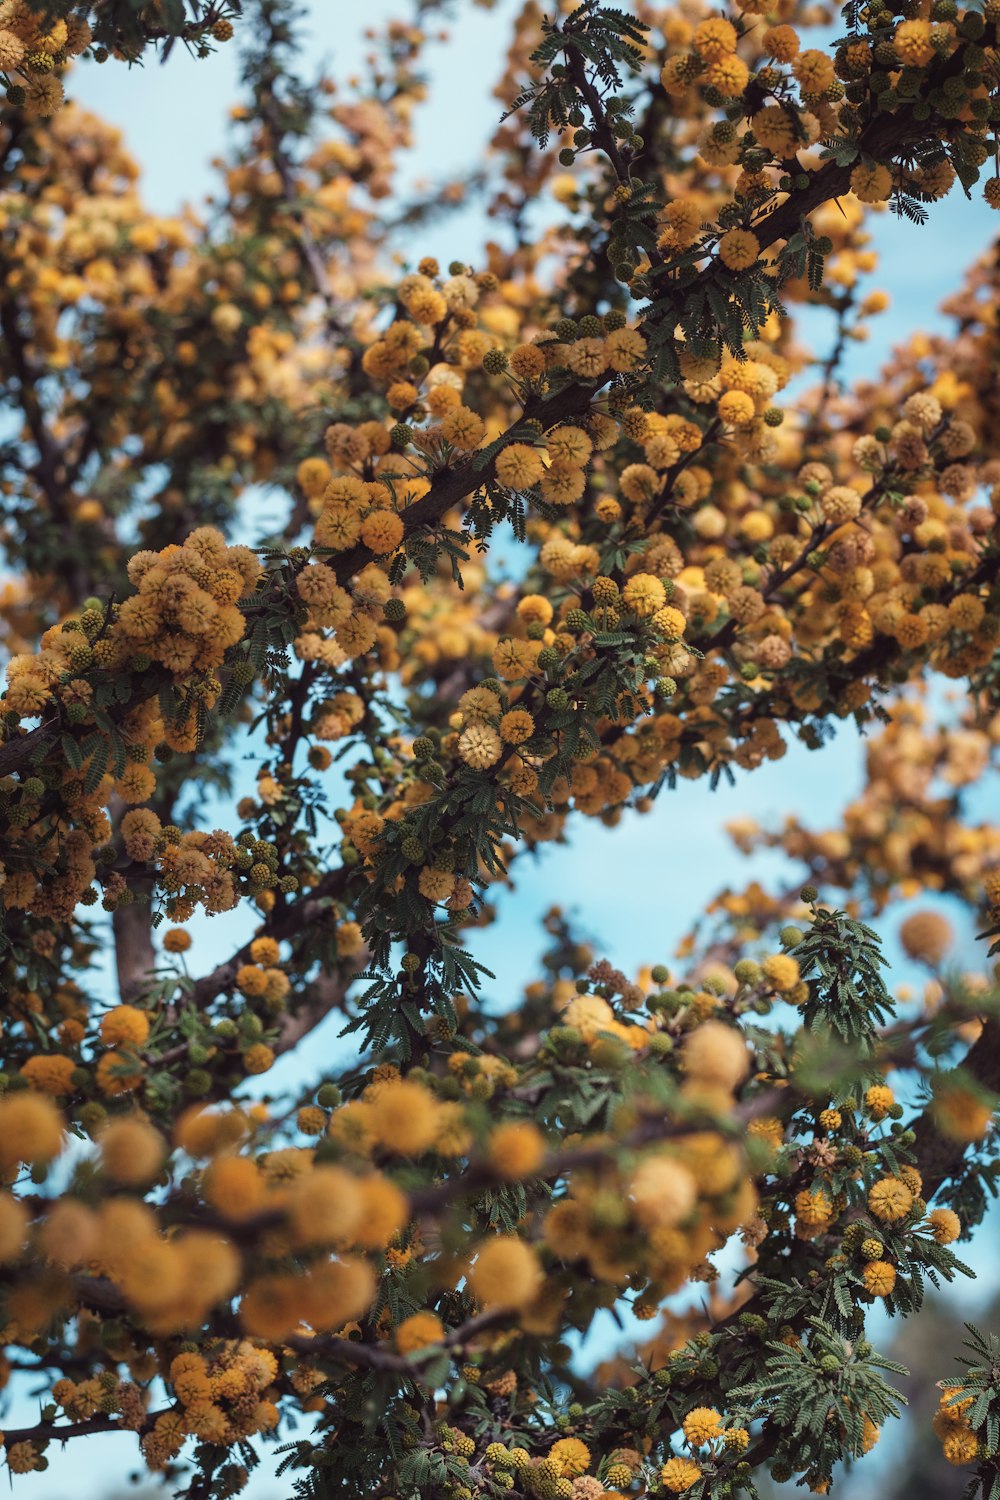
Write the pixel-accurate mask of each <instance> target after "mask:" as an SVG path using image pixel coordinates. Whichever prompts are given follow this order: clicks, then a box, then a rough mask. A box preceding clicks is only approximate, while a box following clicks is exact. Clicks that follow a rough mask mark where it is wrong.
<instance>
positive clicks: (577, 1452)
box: [549, 1437, 590, 1479]
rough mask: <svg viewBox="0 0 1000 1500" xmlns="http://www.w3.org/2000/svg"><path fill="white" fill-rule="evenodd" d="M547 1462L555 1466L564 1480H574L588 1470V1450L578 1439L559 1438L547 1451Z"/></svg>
mask: <svg viewBox="0 0 1000 1500" xmlns="http://www.w3.org/2000/svg"><path fill="white" fill-rule="evenodd" d="M549 1461H550V1463H554V1464H555V1465H556V1467H557V1468H558V1470H559V1473H560V1474H561V1475H562V1477H563V1478H564V1479H575V1478H576V1476H577V1475H578V1474H585V1473H586V1471H587V1469H588V1468H589V1466H590V1449H589V1448H588V1447H587V1445H586V1443H585V1442H583V1441H582V1440H581V1439H580V1438H575V1437H568V1438H560V1439H559V1441H558V1442H556V1443H553V1445H552V1447H551V1448H550V1449H549Z"/></svg>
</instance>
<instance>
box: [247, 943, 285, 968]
mask: <svg viewBox="0 0 1000 1500" xmlns="http://www.w3.org/2000/svg"><path fill="white" fill-rule="evenodd" d="M250 957H251V958H252V959H253V961H254V963H255V964H261V965H262V966H263V967H264V968H265V969H273V968H274V966H275V964H276V963H278V961H279V959H280V957H281V950H280V948H279V947H278V944H277V943H276V941H275V940H274V938H273V937H258V938H254V940H253V942H252V943H251V944H250Z"/></svg>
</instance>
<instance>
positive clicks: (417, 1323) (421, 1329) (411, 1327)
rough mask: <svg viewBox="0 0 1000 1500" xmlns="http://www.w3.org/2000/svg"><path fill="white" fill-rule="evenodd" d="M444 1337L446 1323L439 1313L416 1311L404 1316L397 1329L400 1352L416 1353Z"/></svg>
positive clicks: (397, 1345)
mask: <svg viewBox="0 0 1000 1500" xmlns="http://www.w3.org/2000/svg"><path fill="white" fill-rule="evenodd" d="M443 1338H444V1324H443V1323H442V1322H441V1319H440V1318H439V1317H438V1315H437V1313H432V1312H416V1313H413V1314H411V1316H410V1317H408V1318H404V1319H403V1321H402V1323H400V1325H399V1327H398V1328H397V1329H396V1348H397V1349H398V1350H399V1352H400V1354H416V1353H417V1351H418V1350H420V1349H427V1348H429V1346H430V1345H431V1344H440V1342H441V1340H442V1339H443Z"/></svg>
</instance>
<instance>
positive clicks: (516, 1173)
mask: <svg viewBox="0 0 1000 1500" xmlns="http://www.w3.org/2000/svg"><path fill="white" fill-rule="evenodd" d="M487 1154H488V1156H489V1159H490V1163H491V1165H492V1166H493V1168H494V1170H495V1171H496V1172H497V1173H498V1174H499V1175H500V1176H501V1177H506V1178H509V1179H511V1180H512V1181H515V1182H516V1181H518V1180H519V1179H520V1178H524V1177H530V1176H531V1175H532V1174H533V1173H534V1172H536V1171H537V1170H538V1168H539V1167H540V1166H541V1164H542V1162H543V1161H544V1159H545V1137H544V1136H543V1135H542V1132H541V1131H540V1130H539V1129H538V1127H537V1126H536V1125H532V1124H531V1123H530V1121H528V1120H514V1121H510V1122H509V1123H507V1124H504V1125H498V1126H497V1128H496V1129H495V1130H494V1131H493V1132H492V1133H491V1135H490V1138H489V1142H488V1146H487Z"/></svg>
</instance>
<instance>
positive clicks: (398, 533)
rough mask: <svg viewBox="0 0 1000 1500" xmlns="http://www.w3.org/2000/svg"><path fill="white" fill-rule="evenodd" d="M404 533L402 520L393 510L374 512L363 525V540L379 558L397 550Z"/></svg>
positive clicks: (366, 518)
mask: <svg viewBox="0 0 1000 1500" xmlns="http://www.w3.org/2000/svg"><path fill="white" fill-rule="evenodd" d="M403 532H404V527H403V522H402V519H401V518H400V517H399V516H397V515H396V512H395V511H393V510H373V511H372V513H371V515H370V516H366V517H365V519H364V520H363V521H362V523H361V540H362V541H363V542H364V544H365V546H366V547H367V548H368V549H369V550H370V551H371V552H374V553H375V554H376V556H379V557H382V556H384V555H385V554H386V553H388V552H394V551H395V550H396V548H397V547H398V546H399V544H400V542H401V541H402V540H403Z"/></svg>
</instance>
